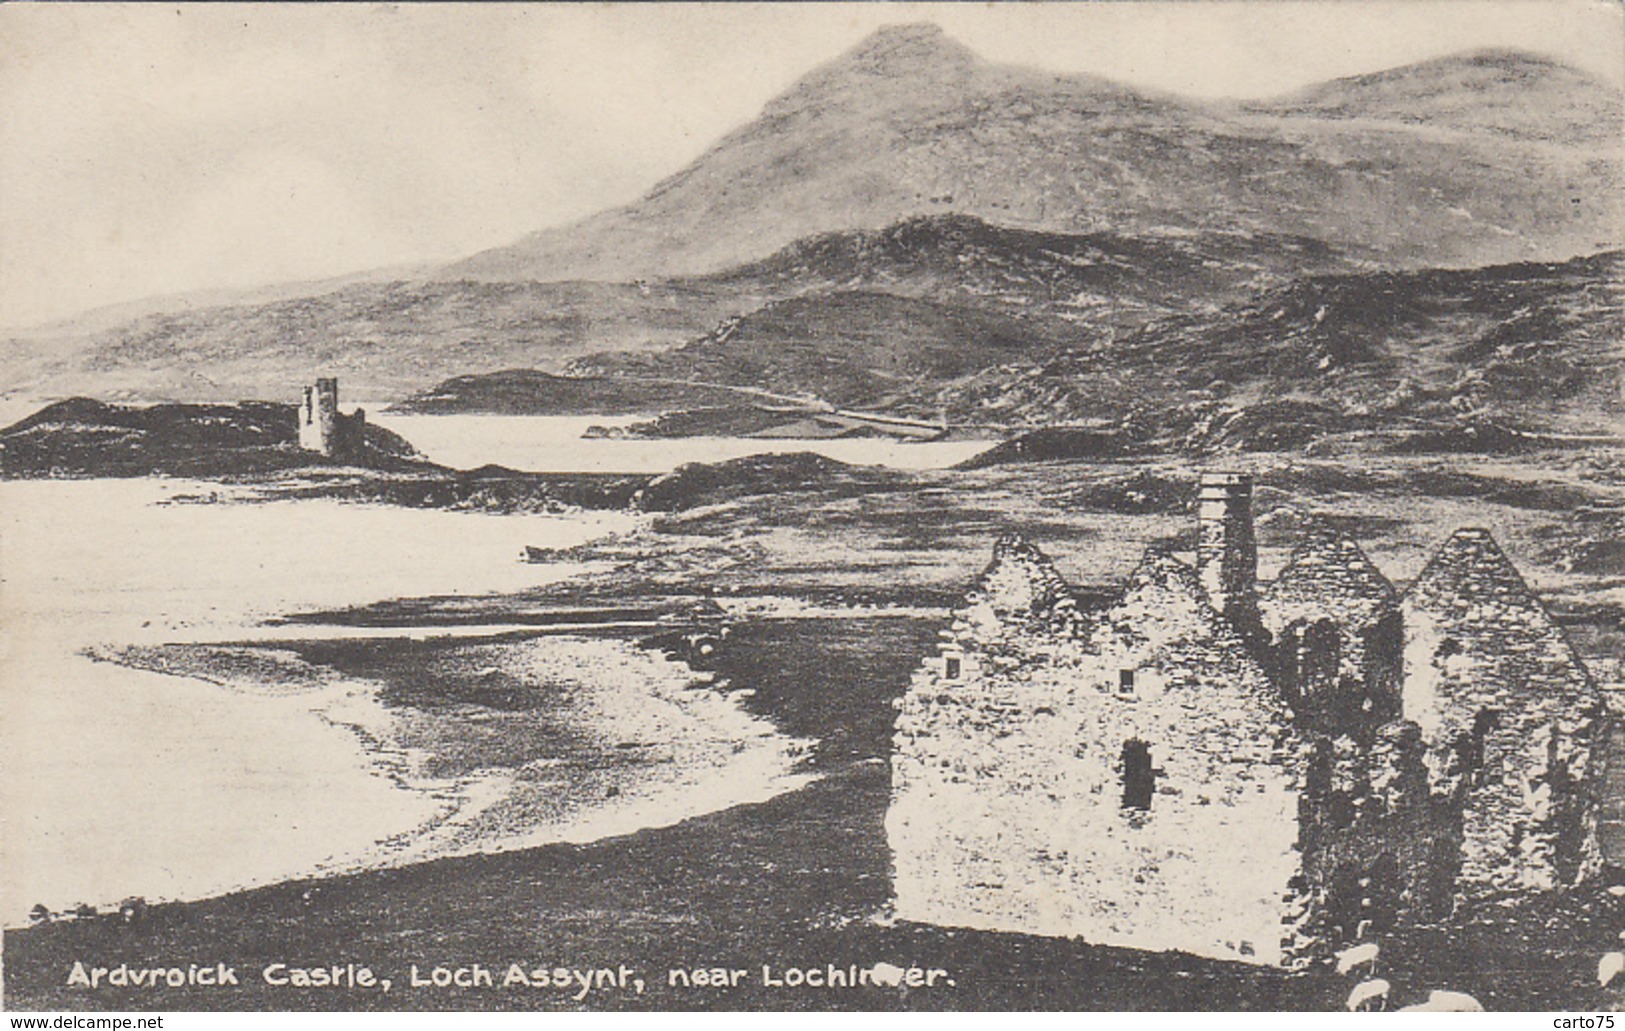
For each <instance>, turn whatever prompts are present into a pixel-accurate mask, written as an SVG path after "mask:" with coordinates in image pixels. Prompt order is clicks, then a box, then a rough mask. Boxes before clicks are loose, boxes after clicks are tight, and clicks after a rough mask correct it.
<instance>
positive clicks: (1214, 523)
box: [1196, 473, 1261, 636]
mask: <svg viewBox="0 0 1625 1031" xmlns="http://www.w3.org/2000/svg"><path fill="white" fill-rule="evenodd" d="M1196 514H1197V523H1198V525H1197V540H1196V573H1197V576H1198V577H1199V578H1200V580H1201V582H1202V587H1203V589H1204V590H1206V591H1207V596H1208V600H1209V601H1210V602H1212V604H1213V607H1214V608H1215V609H1217V610H1218V611H1219V612H1222V613H1224V614H1225V615H1226V616H1228V617H1229V618H1230V622H1231V624H1232V625H1233V626H1234V627H1235V628H1236V629H1237V630H1239V631H1241V632H1242V633H1243V634H1244V635H1253V636H1256V635H1257V634H1258V632H1259V628H1260V625H1261V624H1260V621H1259V616H1258V596H1257V593H1256V590H1255V585H1256V583H1257V580H1258V546H1257V544H1256V543H1254V541H1253V480H1252V477H1250V476H1246V475H1243V474H1241V473H1204V474H1203V475H1202V485H1201V489H1200V491H1199V493H1198V494H1197V501H1196Z"/></svg>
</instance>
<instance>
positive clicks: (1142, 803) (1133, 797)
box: [1123, 739, 1157, 812]
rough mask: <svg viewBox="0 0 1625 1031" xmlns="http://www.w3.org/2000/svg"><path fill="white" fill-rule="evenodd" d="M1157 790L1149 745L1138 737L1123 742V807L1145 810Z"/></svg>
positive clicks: (1149, 806) (1148, 808) (1155, 774)
mask: <svg viewBox="0 0 1625 1031" xmlns="http://www.w3.org/2000/svg"><path fill="white" fill-rule="evenodd" d="M1156 791H1157V771H1156V770H1154V769H1152V767H1151V746H1150V745H1148V744H1146V743H1145V742H1144V741H1140V740H1138V739H1134V740H1130V741H1126V742H1124V744H1123V808H1124V809H1136V810H1139V811H1140V812H1147V811H1149V810H1150V809H1151V796H1152V795H1154V794H1156Z"/></svg>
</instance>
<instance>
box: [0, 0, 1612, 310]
mask: <svg viewBox="0 0 1625 1031" xmlns="http://www.w3.org/2000/svg"><path fill="white" fill-rule="evenodd" d="M1621 10H1622V9H1621V6H1620V5H1619V4H1618V3H1615V2H1614V0H1595V2H1588V0H1574V2H1570V0H1535V2H1524V3H1500V2H1484V0H1458V2H1448V3H1435V2H1431V0H1401V2H1397V3H1380V2H1358V0H1341V2H1326V3H1287V2H1257V3H1247V2H1229V3H1213V2H1207V3H1191V2H1187V3H1122V2H1119V3H1100V4H1093V3H1064V4H1063V3H1050V4H986V5H984V4H948V5H931V4H878V3H863V4H783V5H745V4H732V3H730V4H714V5H711V4H678V5H656V4H636V5H626V6H615V5H602V6H600V5H590V4H566V5H560V6H550V5H523V6H521V5H514V4H504V5H492V6H479V5H474V4H448V5H444V6H442V5H426V4H411V5H406V6H398V7H397V6H365V5H359V4H346V5H332V6H327V5H287V6H279V5H253V6H237V5H224V4H219V5H217V4H208V5H203V6H185V5H183V6H179V7H177V6H172V5H165V4H156V3H151V4H137V5H128V6H123V5H84V4H48V5H38V6H35V5H28V4H6V5H3V6H0V325H10V326H18V325H27V324H31V323H36V322H40V321H44V320H46V319H53V318H58V317H61V316H65V315H69V314H72V313H74V312H78V311H81V310H84V309H87V308H91V307H94V306H98V305H102V304H108V303H113V302H118V301H124V300H130V299H135V298H140V297H146V296H150V295H154V294H161V293H171V292H178V291H185V290H194V289H199V288H213V287H238V286H250V285H256V284H262V283H271V282H280V281H286V280H293V279H308V278H314V277H320V276H328V275H334V274H338V273H343V272H348V271H355V270H361V269H367V268H373V267H377V266H383V265H394V264H400V263H407V262H422V261H429V260H442V259H451V258H455V257H460V256H463V255H465V254H469V253H472V252H474V251H477V250H480V249H482V248H485V247H489V246H493V245H497V244H502V243H507V242H509V241H511V240H513V239H515V238H517V237H518V236H520V235H522V234H524V233H526V232H529V231H531V230H534V229H539V228H542V227H544V226H547V225H553V224H557V223H561V222H566V221H569V220H572V219H575V218H579V217H581V216H583V215H586V214H590V213H592V212H593V211H596V210H599V209H601V208H603V207H606V206H609V205H613V204H617V203H622V202H625V201H628V200H631V199H634V198H635V197H637V196H638V195H639V194H640V193H642V192H643V191H644V190H645V189H647V188H648V187H649V186H650V185H652V184H653V183H654V182H655V181H656V180H658V179H660V178H661V177H663V176H665V175H667V174H669V173H671V172H673V171H675V170H676V169H678V168H680V167H682V166H683V165H684V164H686V163H687V162H689V161H690V160H692V159H693V158H694V157H695V156H697V155H698V154H699V153H700V152H701V151H702V150H703V149H704V148H705V147H706V146H707V145H708V144H709V143H711V142H712V141H714V140H715V139H716V138H717V137H718V136H720V135H722V134H723V133H725V132H726V131H728V130H729V129H731V128H733V127H735V126H737V125H738V124H740V123H741V122H743V121H745V120H747V119H749V118H751V117H752V116H753V115H754V114H755V113H756V112H757V111H758V110H759V109H760V108H761V106H762V104H763V103H764V102H765V101H767V100H768V99H769V98H771V97H772V96H774V95H775V94H777V93H778V92H779V91H781V90H783V89H784V88H785V87H786V86H788V85H789V84H790V83H791V82H793V81H794V80H795V79H796V78H797V77H799V76H800V75H801V74H803V73H804V72H806V71H807V70H808V69H809V68H811V67H812V66H814V65H816V64H818V63H820V62H822V61H825V60H828V59H830V58H831V57H833V56H835V55H836V54H838V53H840V52H841V51H842V50H845V49H847V48H848V47H850V46H852V45H853V44H855V43H857V42H858V41H859V40H861V39H862V38H863V37H864V36H865V35H867V34H868V33H869V32H870V31H872V30H873V29H874V28H875V27H876V26H878V25H881V24H885V23H888V22H899V21H922V20H928V21H934V22H937V23H938V24H940V25H941V26H942V27H943V28H944V29H945V30H946V31H947V32H948V33H949V34H950V35H952V36H953V37H955V38H957V39H959V40H960V41H962V42H964V43H966V44H967V45H969V46H970V47H971V48H972V49H974V50H976V51H978V52H980V53H981V54H982V55H984V56H985V57H987V58H989V59H992V60H996V61H1002V62H1015V63H1023V64H1031V65H1037V66H1042V67H1047V68H1053V69H1056V70H1059V71H1082V72H1090V73H1094V74H1098V75H1104V76H1107V77H1110V78H1116V79H1120V80H1123V81H1126V82H1129V83H1133V84H1138V85H1143V86H1149V87H1156V88H1159V89H1165V90H1171V91H1175V92H1179V93H1184V94H1189V95H1193V96H1209V97H1211V96H1264V95H1269V94H1273V93H1279V92H1284V91H1287V90H1290V89H1293V88H1296V87H1298V86H1301V85H1304V84H1306V83H1309V82H1313V81H1317V80H1321V79H1325V78H1331V77H1335V76H1339V75H1349V74H1354V73H1358V72H1363V71H1371V70H1375V69H1378V68H1384V67H1391V66H1393V65H1397V64H1403V63H1406V62H1409V61H1414V60H1419V59H1422V58H1425V57H1429V56H1433V55H1436V54H1441V53H1448V52H1451V51H1456V50H1463V49H1470V48H1477V47H1484V46H1514V47H1523V48H1526V49H1531V50H1536V51H1540V52H1544V53H1547V54H1550V55H1552V56H1555V57H1558V58H1561V59H1563V60H1565V61H1568V62H1570V63H1572V64H1575V65H1577V66H1580V67H1582V68H1585V69H1587V70H1588V71H1591V72H1592V73H1594V74H1596V75H1599V76H1601V77H1603V78H1605V79H1607V80H1609V81H1611V82H1615V83H1618V82H1620V81H1621V80H1622V78H1625V31H1622V26H1625V16H1622V14H1621Z"/></svg>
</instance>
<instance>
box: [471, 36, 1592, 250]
mask: <svg viewBox="0 0 1625 1031" xmlns="http://www.w3.org/2000/svg"><path fill="white" fill-rule="evenodd" d="M1619 110H1620V97H1619V93H1618V91H1617V90H1615V89H1613V88H1612V87H1609V86H1608V85H1606V84H1604V83H1602V82H1600V81H1598V80H1596V79H1593V78H1592V77H1590V76H1588V75H1586V74H1584V73H1582V72H1579V71H1577V70H1575V69H1572V68H1568V67H1566V66H1563V65H1560V64H1556V63H1554V62H1551V61H1545V60H1543V59H1539V58H1534V57H1529V56H1526V55H1521V54H1515V53H1513V54H1508V53H1499V52H1497V53H1491V54H1486V55H1470V56H1467V57H1462V58H1452V59H1445V60H1439V61H1429V62H1424V63H1421V64H1417V65H1412V66H1408V67H1405V68H1397V69H1393V70H1390V71H1386V72H1383V73H1380V74H1379V75H1375V76H1366V77H1362V78H1360V79H1355V80H1343V81H1339V82H1336V83H1329V84H1327V85H1325V86H1323V87H1320V88H1318V89H1314V90H1309V91H1306V92H1304V93H1302V94H1299V95H1296V96H1293V97H1288V98H1284V99H1283V100H1282V101H1280V102H1279V103H1276V104H1258V105H1249V106H1246V107H1238V106H1236V105H1219V104H1201V103H1196V102H1191V101H1186V100H1182V99H1179V98H1175V97H1170V96H1160V95H1151V94H1148V93H1145V92H1141V91H1137V90H1133V89H1130V88H1128V87H1125V86H1122V85H1119V84H1116V83H1112V82H1108V81H1105V80H1101V79H1096V78H1091V77H1087V76H1073V75H1055V74H1051V73H1046V72H1039V71H1035V70H1031V69H1024V68H1016V67H1004V66H998V65H993V64H990V63H988V62H985V61H983V60H982V59H981V58H979V57H978V56H977V55H976V54H975V53H974V52H972V51H971V50H970V49H968V48H967V47H965V46H963V45H961V44H960V43H958V42H956V41H954V40H952V39H950V38H949V37H947V36H946V35H944V34H943V33H942V32H941V31H940V30H939V29H937V28H935V27H934V26H929V25H915V26H896V27H890V28H886V29H882V30H880V31H878V32H876V33H875V34H874V35H873V36H871V37H870V38H869V39H868V40H867V41H865V42H864V43H863V44H861V45H860V46H858V47H857V48H855V49H854V50H852V51H850V52H849V53H847V54H845V55H843V56H841V57H839V58H837V59H836V60H834V61H832V62H831V63H829V64H827V65H825V66H823V67H821V68H818V69H816V70H814V71H813V72H811V73H809V74H808V75H806V76H805V77H803V78H802V79H801V80H800V81H799V82H798V83H796V84H795V85H794V86H793V87H791V89H789V90H788V91H787V92H786V93H784V94H783V95H781V96H779V97H778V98H776V99H774V100H773V101H771V102H770V103H768V104H767V106H766V107H765V108H764V109H763V110H762V113H761V115H760V116H759V117H758V118H757V119H756V120H754V121H753V122H751V123H749V124H747V125H745V126H742V127H740V128H739V129H738V130H736V131H735V132H733V133H731V134H729V135H728V136H727V137H725V138H724V139H722V140H721V141H719V142H718V143H717V144H716V145H715V146H713V147H712V148H711V149H710V150H708V151H707V152H706V153H705V154H704V155H702V156H701V157H700V158H699V159H698V160H696V161H695V162H694V163H693V164H692V165H690V166H689V167H688V168H686V169H684V170H683V171H681V172H679V173H677V174H676V175H674V176H672V177H671V178H670V179H668V180H666V181H665V182H663V183H661V184H659V185H658V186H656V187H655V188H654V189H653V190H651V191H650V192H649V193H648V194H647V195H646V196H645V197H643V198H642V199H641V200H639V201H637V202H635V203H633V204H630V205H627V206H625V207H622V208H618V209H615V210H612V211H608V212H604V213H602V214H600V215H596V216H593V217H591V218H589V219H586V220H585V221H583V222H580V223H577V224H575V225H571V226H568V227H565V228H561V229H556V230H545V231H542V232H539V233H535V234H532V235H531V236H528V237H525V238H524V239H522V240H520V241H519V242H517V243H515V244H513V245H512V246H509V247H504V248H498V249H496V250H492V251H487V252H485V253H482V254H479V255H476V256H474V257H472V258H470V259H468V260H467V261H464V262H460V263H457V264H454V265H452V266H450V267H449V268H447V269H446V270H445V271H444V272H443V273H442V274H443V275H444V276H446V277H448V278H460V277H473V278H480V279H491V280H523V279H559V278H603V279H620V278H625V277H632V276H644V277H655V276H667V275H692V274H702V273H710V272H714V271H718V270H721V269H725V268H729V267H732V266H734V265H738V264H742V263H745V262H749V261H753V260H759V259H761V258H763V257H765V256H766V255H767V254H769V253H771V252H772V251H774V250H776V249H778V248H780V247H783V246H786V245H788V244H790V243H792V242H794V241H795V240H798V239H801V238H804V237H808V236H812V235H816V234H818V233H823V232H829V231H831V230H837V229H851V228H860V229H862V228H878V227H881V226H885V225H889V224H891V223H893V222H895V221H897V220H899V219H902V218H906V217H910V216H915V215H921V214H937V213H944V212H955V213H960V214H969V215H974V216H977V217H979V218H981V219H983V220H985V221H988V222H992V223H995V224H1001V225H1012V226H1021V227H1026V228H1032V229H1037V230H1042V231H1049V232H1066V233H1088V232H1101V231H1112V232H1116V233H1121V234H1126V235H1133V236H1138V235H1142V234H1146V233H1152V232H1166V231H1183V232H1196V231H1210V230H1220V231H1226V232H1250V233H1269V234H1283V235H1289V236H1303V237H1309V238H1312V239H1316V240H1319V241H1321V242H1323V243H1325V244H1326V245H1328V246H1330V247H1333V248H1334V249H1337V250H1339V251H1344V252H1346V253H1348V254H1350V255H1352V256H1355V257H1359V258H1363V259H1370V260H1378V261H1382V262H1385V263H1390V264H1403V265H1424V264H1429V265H1440V264H1442V265H1480V264H1487V263H1491V262H1498V261H1501V262H1504V261H1510V260H1525V259H1541V260H1550V259H1554V258H1567V257H1571V256H1573V255H1575V254H1581V253H1589V252H1592V251H1595V250H1599V249H1602V248H1605V247H1609V246H1618V245H1619V244H1620V243H1621V242H1622V240H1621V237H1620V212H1621V207H1620V204H1621V202H1620V196H1621V192H1620V186H1621V184H1622V175H1621V166H1620V160H1619V155H1618V153H1617V150H1618V148H1617V147H1611V146H1606V145H1602V146H1599V145H1598V144H1599V141H1601V142H1602V143H1603V144H1606V143H1607V142H1608V141H1609V140H1617V138H1618V130H1617V126H1618V113H1619ZM1588 119H1589V120H1590V122H1591V124H1592V125H1593V126H1594V127H1593V128H1590V129H1586V128H1583V126H1584V125H1585V124H1586V123H1587V121H1588ZM1576 198H1578V201H1576Z"/></svg>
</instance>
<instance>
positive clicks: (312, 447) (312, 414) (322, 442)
mask: <svg viewBox="0 0 1625 1031" xmlns="http://www.w3.org/2000/svg"><path fill="white" fill-rule="evenodd" d="M338 443H339V381H338V379H337V378H335V377H331V376H328V377H323V378H322V379H318V380H317V381H316V385H315V386H314V387H306V388H305V401H304V403H303V404H302V405H300V406H299V446H300V447H302V448H304V449H305V450H306V451H315V452H318V453H320V454H323V455H327V456H328V457H332V455H333V453H334V452H335V451H337V450H338Z"/></svg>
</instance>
